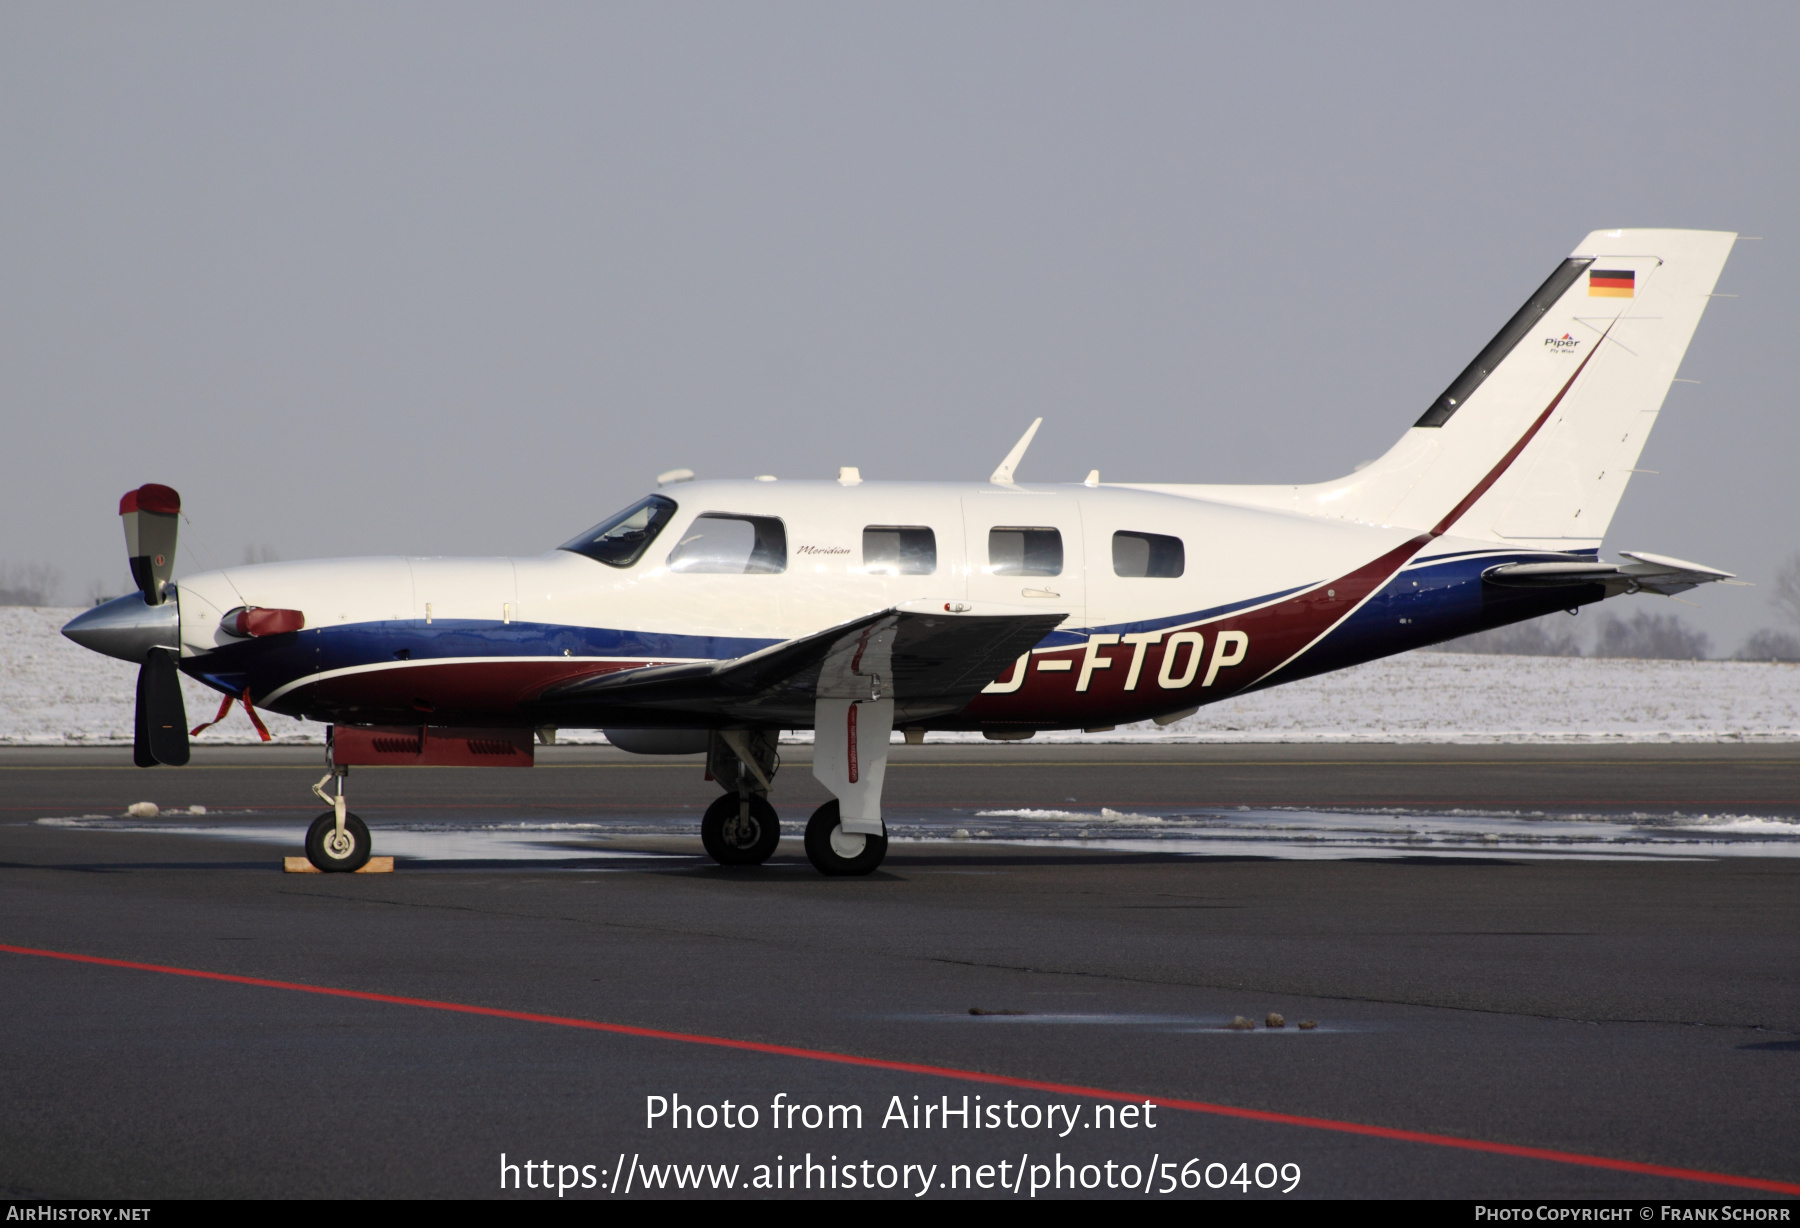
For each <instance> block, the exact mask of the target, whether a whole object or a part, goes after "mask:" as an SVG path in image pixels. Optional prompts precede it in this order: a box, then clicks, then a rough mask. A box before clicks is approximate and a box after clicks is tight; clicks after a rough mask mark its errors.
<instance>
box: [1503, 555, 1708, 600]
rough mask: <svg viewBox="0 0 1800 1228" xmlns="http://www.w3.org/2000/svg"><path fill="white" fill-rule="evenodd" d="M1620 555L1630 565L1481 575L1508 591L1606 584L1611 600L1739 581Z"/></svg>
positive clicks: (1677, 563)
mask: <svg viewBox="0 0 1800 1228" xmlns="http://www.w3.org/2000/svg"><path fill="white" fill-rule="evenodd" d="M1619 553H1620V554H1621V555H1622V556H1624V557H1625V558H1628V559H1630V560H1632V561H1631V562H1630V563H1623V564H1620V563H1602V562H1599V561H1598V560H1595V559H1581V560H1570V561H1569V562H1566V563H1503V564H1501V565H1500V566H1498V567H1490V568H1488V569H1487V570H1486V571H1484V572H1482V573H1481V578H1482V579H1483V580H1486V581H1487V582H1488V583H1490V584H1500V585H1504V586H1506V587H1507V588H1562V587H1567V586H1569V585H1576V584H1603V585H1605V586H1606V589H1607V593H1606V595H1607V596H1608V597H1615V596H1617V595H1618V594H1620V593H1639V592H1643V593H1661V594H1662V595H1663V596H1665V597H1672V596H1674V595H1675V594H1676V593H1685V592H1686V591H1687V590H1688V589H1690V588H1695V587H1698V586H1699V585H1702V584H1711V583H1714V582H1717V581H1731V580H1734V579H1736V577H1735V576H1733V575H1732V574H1731V573H1730V572H1729V571H1718V570H1716V569H1714V568H1711V567H1702V566H1701V565H1700V564H1698V563H1688V562H1684V561H1683V560H1681V559H1671V558H1665V557H1663V556H1662V555H1660V554H1643V553H1640V552H1636V551H1631V550H1621V551H1619Z"/></svg>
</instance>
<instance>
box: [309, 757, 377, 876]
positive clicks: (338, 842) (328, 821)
mask: <svg viewBox="0 0 1800 1228" xmlns="http://www.w3.org/2000/svg"><path fill="white" fill-rule="evenodd" d="M349 774H350V769H349V768H347V767H333V768H332V770H331V775H329V776H326V777H323V778H322V779H321V780H320V781H319V783H318V784H316V785H314V786H313V792H314V793H317V794H318V795H319V798H320V800H321V801H324V802H327V803H329V804H330V806H331V809H330V810H327V811H326V812H325V813H324V814H322V815H320V816H319V817H318V818H316V819H314V820H313V821H312V826H311V827H309V828H307V829H306V859H307V860H308V861H310V862H312V863H313V868H314V869H317V870H321V871H323V872H325V873H326V874H349V873H354V872H355V871H357V870H360V869H362V868H363V867H364V866H365V865H367V864H368V863H369V848H370V843H369V829H368V826H367V825H366V824H364V822H363V821H362V820H361V819H359V818H357V817H356V816H355V815H353V814H351V813H350V811H349V810H348V809H347V808H346V806H345V800H344V777H346V776H348V775H349ZM332 780H335V781H336V782H337V792H336V794H335V795H329V794H327V793H326V792H325V785H326V782H328V781H332Z"/></svg>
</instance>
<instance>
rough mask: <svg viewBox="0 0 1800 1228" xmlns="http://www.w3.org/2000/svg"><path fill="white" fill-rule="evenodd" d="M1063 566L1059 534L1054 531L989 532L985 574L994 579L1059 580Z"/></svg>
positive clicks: (1015, 528)
mask: <svg viewBox="0 0 1800 1228" xmlns="http://www.w3.org/2000/svg"><path fill="white" fill-rule="evenodd" d="M1062 566H1063V549H1062V534H1061V533H1059V532H1058V531H1057V530H1055V529H1044V528H1032V527H1024V526H1002V527H1000V528H995V529H989V530H988V571H989V572H991V573H992V574H994V575H996V576H1060V575H1062Z"/></svg>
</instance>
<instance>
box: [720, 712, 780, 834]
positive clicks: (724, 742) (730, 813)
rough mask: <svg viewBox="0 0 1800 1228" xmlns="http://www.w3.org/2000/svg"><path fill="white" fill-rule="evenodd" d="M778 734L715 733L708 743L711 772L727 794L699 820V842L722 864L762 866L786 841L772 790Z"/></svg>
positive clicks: (735, 730)
mask: <svg viewBox="0 0 1800 1228" xmlns="http://www.w3.org/2000/svg"><path fill="white" fill-rule="evenodd" d="M775 739H776V734H775V733H774V732H773V731H770V730H763V729H753V730H747V729H720V730H714V731H713V734H712V737H711V739H710V741H709V742H708V745H707V751H706V769H707V773H708V774H709V775H710V776H711V777H712V778H713V780H714V781H715V782H717V783H718V784H719V785H720V786H721V787H723V788H724V790H725V793H724V795H723V796H722V797H720V798H719V799H718V800H716V801H714V802H713V804H712V805H710V806H708V807H707V808H706V814H705V816H704V817H703V818H702V819H701V820H700V843H701V844H702V845H704V846H705V848H706V853H707V856H709V857H711V858H712V859H713V860H714V861H716V862H718V863H719V864H720V865H722V866H759V865H761V864H762V863H763V862H765V861H767V860H768V859H769V857H770V856H771V855H772V854H773V853H774V852H775V846H776V845H777V844H779V843H780V841H781V821H780V819H779V817H778V816H777V815H776V813H775V807H773V806H771V805H770V804H769V787H770V785H771V783H772V782H773V781H774V778H775V773H776V772H777V771H779V770H780V768H781V756H780V755H779V754H777V753H776V750H775Z"/></svg>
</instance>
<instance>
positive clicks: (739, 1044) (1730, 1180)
mask: <svg viewBox="0 0 1800 1228" xmlns="http://www.w3.org/2000/svg"><path fill="white" fill-rule="evenodd" d="M0 951H5V952H8V953H10V954H13V955H36V956H40V957H42V958H44V959H60V960H67V961H68V962H70V963H76V964H97V965H99V966H101V967H104V968H128V969H131V970H132V971H134V972H160V973H163V974H165V975H167V976H186V977H193V978H195V979H197V980H203V981H225V982H228V983H230V984H233V985H255V986H258V987H260V988H263V989H288V990H293V991H295V992H297V993H310V994H319V995H322V996H324V997H329V998H354V999H357V1000H359V1001H363V1002H385V1003H388V1004H390V1005H393V1006H416V1007H422V1008H424V1009H426V1010H434V1011H450V1012H453V1013H455V1014H459V1015H485V1016H488V1017H489V1018H493V1019H514V1020H518V1021H519V1022H521V1023H547V1024H550V1025H552V1026H554V1027H559V1028H580V1029H582V1030H584V1031H589V1032H611V1033H613V1034H614V1035H618V1036H638V1037H643V1038H645V1039H648V1040H672V1041H679V1042H681V1043H682V1044H688V1045H710V1046H712V1047H714V1048H718V1049H739V1050H744V1051H747V1052H750V1053H768V1054H772V1055H774V1056H776V1057H794V1058H801V1059H804V1060H806V1061H811V1062H835V1063H837V1064H838V1065H841V1066H862V1067H867V1068H870V1069H874V1070H893V1071H899V1072H900V1073H902V1074H918V1075H931V1076H933V1077H935V1078H941V1079H960V1080H962V1081H964V1082H969V1083H989V1084H995V1085H998V1086H1001V1087H1018V1088H1024V1089H1027V1090H1030V1091H1039V1092H1055V1093H1058V1094H1060V1095H1065V1096H1082V1097H1086V1098H1087V1099H1090V1100H1116V1101H1121V1102H1127V1103H1132V1104H1139V1103H1143V1102H1145V1101H1148V1102H1149V1103H1151V1104H1155V1105H1158V1106H1160V1107H1162V1108H1165V1109H1179V1110H1181V1111H1183V1112H1187V1113H1205V1114H1209V1115H1211V1116H1214V1117H1235V1118H1239V1119H1241V1120H1244V1121H1261V1122H1269V1123H1272V1124H1274V1125H1281V1126H1304V1127H1306V1128H1307V1129H1310V1130H1330V1131H1334V1132H1336V1133H1338V1134H1357V1135H1362V1136H1364V1137H1366V1138H1384V1139H1391V1140H1393V1141H1395V1142H1402V1143H1424V1144H1427V1145H1429V1146H1432V1147H1451V1148H1455V1149H1457V1150H1459V1151H1478V1152H1485V1153H1487V1154H1489V1155H1503V1156H1513V1157H1516V1158H1519V1159H1526V1160H1549V1161H1551V1162H1553V1163H1557V1164H1575V1165H1579V1166H1581V1167H1583V1168H1604V1169H1610V1170H1611V1171H1613V1172H1621V1173H1638V1174H1640V1175H1642V1176H1647V1177H1669V1178H1673V1179H1674V1180H1677V1181H1702V1182H1706V1183H1708V1184H1710V1185H1730V1186H1736V1187H1738V1188H1740V1189H1747V1190H1766V1191H1768V1192H1770V1193H1774V1194H1796V1195H1800V1185H1796V1184H1793V1183H1790V1182H1785V1181H1768V1180H1765V1179H1763V1178H1761V1177H1739V1176H1734V1175H1733V1174H1731V1173H1713V1172H1706V1171H1704V1170H1702V1169H1694V1168H1671V1167H1669V1166H1667V1165H1663V1164H1641V1163H1639V1162H1637V1161H1636V1160H1615V1159H1612V1158H1610V1157H1608V1156H1591V1155H1583V1154H1582V1153H1580V1152H1575V1151H1555V1150H1552V1149H1550V1148H1546V1147H1521V1146H1518V1145H1516V1144H1513V1143H1490V1142H1484V1141H1482V1140H1481V1139H1472V1138H1457V1137H1456V1136H1454V1135H1449V1134H1426V1133H1424V1132H1422V1131H1418V1130H1396V1129H1393V1128H1391V1127H1388V1126H1369V1125H1363V1124H1361V1123H1359V1122H1353V1121H1336V1120H1333V1119H1332V1118H1329V1117H1302V1116H1297V1115H1295V1114H1292V1113H1270V1112H1266V1111H1264V1110H1262V1109H1245V1108H1238V1107H1236V1106H1234V1105H1229V1104H1209V1103H1207V1102H1205V1101H1202V1100H1175V1099H1172V1098H1170V1097H1167V1096H1149V1095H1144V1094H1142V1093H1139V1092H1119V1091H1109V1090H1108V1089H1106V1088H1102V1087H1082V1086H1080V1085H1079V1084H1074V1083H1051V1082H1047V1081H1045V1080H1043V1079H1020V1078H1015V1077H1013V1076H1011V1075H999V1074H989V1073H987V1072H985V1071H980V1070H959V1069H957V1068H955V1067H953V1066H928V1065H924V1064H922V1063H919V1062H896V1061H890V1060H888V1059H886V1058H878V1057H858V1056H856V1055H854V1054H849V1053H832V1052H830V1051H829V1050H824V1049H800V1048H796V1047H794V1046H792V1045H771V1044H767V1043H765V1042H763V1041H756V1040H732V1039H731V1038H729V1037H724V1036H703V1035H700V1034H698V1033H693V1032H667V1031H663V1030H662V1029H660V1028H640V1027H633V1026H632V1025H630V1024H625V1023H601V1022H599V1021H598V1020H593V1019H572V1018H569V1017H568V1016H565V1015H539V1014H534V1013H532V1012H530V1011H508V1010H501V1009H500V1008H498V1007H493V1006H473V1005H470V1004H468V1003H463V1002H437V1001H434V1000H432V999H430V998H404V997H400V996H397V995H395V994H385V993H369V992H367V991H365V990H361V989H333V988H331V987H330V986H327V985H304V984H301V983H299V982H297V981H272V980H267V979H265V978H263V977H256V976H236V975H234V974H232V973H229V972H203V971H201V970H200V969H197V968H174V967H170V966H167V965H164V964H141V963H137V962H135V961H133V960H128V959H106V958H104V957H102V956H99V955H76V954H74V953H72V952H68V951H42V950H38V949H37V948H35V947H15V946H9V945H7V944H5V943H0Z"/></svg>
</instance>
